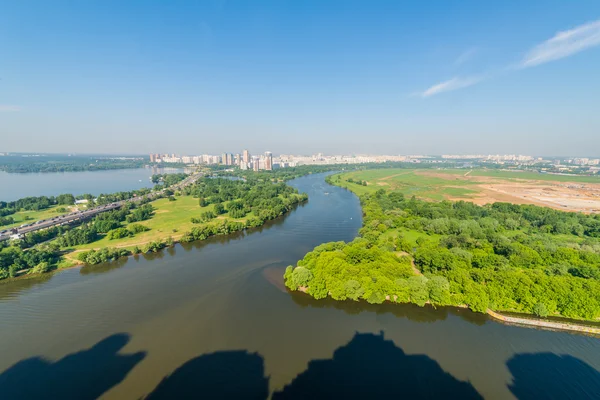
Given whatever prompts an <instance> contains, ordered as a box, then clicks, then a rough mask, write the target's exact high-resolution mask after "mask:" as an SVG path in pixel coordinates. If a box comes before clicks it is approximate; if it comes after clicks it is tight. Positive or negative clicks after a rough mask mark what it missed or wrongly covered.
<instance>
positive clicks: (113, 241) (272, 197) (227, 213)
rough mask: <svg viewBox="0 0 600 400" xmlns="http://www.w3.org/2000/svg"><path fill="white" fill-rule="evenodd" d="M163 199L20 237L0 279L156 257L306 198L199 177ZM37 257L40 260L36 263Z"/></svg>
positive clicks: (259, 220)
mask: <svg viewBox="0 0 600 400" xmlns="http://www.w3.org/2000/svg"><path fill="white" fill-rule="evenodd" d="M165 195H167V196H168V197H164V198H161V199H157V200H154V201H150V202H148V203H145V204H143V205H141V204H140V205H136V204H124V206H123V207H122V208H120V209H117V210H113V211H107V212H105V213H103V214H100V215H98V216H97V217H96V218H94V219H92V220H90V221H88V222H86V223H85V224H82V225H81V227H78V228H73V229H70V230H67V231H66V232H58V236H57V232H51V235H50V234H49V235H48V236H49V237H48V238H47V239H46V238H43V239H42V238H38V237H35V238H34V237H30V236H26V237H24V238H23V242H19V243H14V244H13V245H12V246H9V247H8V248H6V249H2V250H1V251H2V252H3V255H5V254H6V255H7V256H9V257H12V258H13V259H12V262H11V260H10V259H9V260H8V262H7V261H6V260H4V259H3V263H2V265H0V269H1V270H3V271H1V270H0V272H3V276H2V277H3V278H8V277H9V276H11V277H18V276H20V275H24V274H28V275H29V274H32V273H38V272H40V273H45V272H49V270H52V269H56V267H58V268H59V269H65V268H68V267H72V266H75V265H79V264H84V265H96V264H100V263H104V262H109V261H113V260H116V259H118V258H120V257H124V256H128V255H132V254H141V253H156V252H158V251H160V250H162V249H164V248H166V247H170V246H172V245H173V244H175V243H177V242H181V243H188V242H192V241H197V240H204V239H207V238H209V237H213V236H222V235H228V234H230V233H234V232H240V231H244V230H246V229H251V228H256V227H260V226H262V225H264V224H265V223H266V222H267V221H271V220H274V219H276V218H278V217H280V216H282V215H284V214H286V213H287V212H289V211H291V210H292V209H293V208H294V207H296V205H298V204H301V203H303V202H305V201H306V200H307V196H306V194H300V193H298V191H297V190H296V189H294V188H293V187H291V186H288V185H285V184H283V183H279V184H277V183H272V182H270V181H263V180H257V179H255V180H251V181H242V180H232V179H215V178H203V179H201V180H200V181H198V182H197V184H195V185H193V186H190V187H178V188H177V191H176V192H175V193H173V191H171V193H170V194H169V193H165ZM34 239H35V241H34ZM40 239H42V240H43V241H44V242H45V243H43V244H42V243H41V242H42V240H40ZM36 242H37V243H39V245H38V246H34V244H35V243H36ZM31 246H33V247H31ZM21 247H23V248H25V250H21ZM29 247H30V248H29ZM32 252H33V254H32ZM43 252H45V253H43ZM38 254H39V255H41V256H43V257H44V258H43V259H42V260H39V257H37V256H38ZM4 258H6V257H4ZM29 260H35V261H33V262H30V261H29ZM24 267H25V268H24Z"/></svg>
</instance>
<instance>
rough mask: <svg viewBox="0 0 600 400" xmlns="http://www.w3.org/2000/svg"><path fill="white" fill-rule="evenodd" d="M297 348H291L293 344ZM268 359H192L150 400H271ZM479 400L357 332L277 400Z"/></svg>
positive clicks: (235, 354)
mask: <svg viewBox="0 0 600 400" xmlns="http://www.w3.org/2000/svg"><path fill="white" fill-rule="evenodd" d="M290 345H293V344H290ZM264 373H265V372H264V360H263V358H262V357H261V356H260V355H258V354H251V353H248V352H247V351H221V352H216V353H212V354H206V355H202V356H200V357H197V358H194V359H192V360H190V361H188V362H186V363H185V364H183V365H182V366H181V367H179V368H177V369H176V370H175V371H174V372H173V373H172V374H170V375H168V376H167V377H165V378H164V379H163V380H162V381H161V382H160V383H159V384H158V386H157V387H156V389H154V391H153V392H152V393H150V394H149V395H148V396H147V397H146V399H151V400H156V399H190V398H194V399H196V398H197V399H267V398H268V396H269V378H267V377H265V376H264ZM438 398H445V399H454V398H456V399H480V398H482V397H481V396H480V395H479V394H478V393H477V391H476V390H475V389H474V388H473V386H472V385H471V384H470V383H469V382H463V381H460V380H457V379H456V378H454V377H453V376H452V375H450V374H448V373H447V372H444V370H442V368H441V367H440V366H439V364H438V363H437V362H436V361H434V360H432V359H431V358H429V357H427V356H425V355H407V354H405V353H404V352H403V351H402V349H400V348H399V347H397V346H396V345H395V344H394V343H393V342H392V341H390V340H386V339H385V338H384V337H383V333H381V334H380V335H373V334H360V333H356V334H355V336H354V337H353V338H352V340H351V341H350V342H349V343H348V344H346V345H344V346H341V347H340V348H338V349H337V350H336V351H335V352H334V355H333V358H332V359H326V360H313V361H310V362H309V364H308V369H307V370H306V371H304V372H302V373H300V374H299V375H298V376H296V377H295V378H294V379H293V380H292V381H291V382H290V383H289V384H288V385H286V386H285V387H284V388H283V389H282V390H281V391H279V392H276V393H274V394H273V399H386V400H387V399H438Z"/></svg>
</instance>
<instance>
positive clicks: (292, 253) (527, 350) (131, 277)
mask: <svg viewBox="0 0 600 400" xmlns="http://www.w3.org/2000/svg"><path fill="white" fill-rule="evenodd" d="M291 184H292V185H294V186H296V187H297V188H298V189H299V190H300V191H305V192H307V193H308V194H309V201H308V203H306V204H304V205H301V206H299V207H297V208H296V209H295V210H294V211H292V212H291V213H289V214H288V215H287V216H285V217H284V218H281V219H278V220H276V221H273V222H272V223H269V224H267V225H266V226H264V227H262V228H260V229H257V230H255V231H252V232H246V233H243V234H239V235H236V236H231V237H228V238H212V239H209V240H207V241H204V242H197V243H193V244H187V245H184V246H182V245H177V246H175V247H174V248H171V249H168V250H166V251H164V252H163V253H159V254H156V255H152V256H145V257H144V256H140V257H137V258H129V259H122V260H119V261H118V262H115V263H111V264H107V265H103V266H96V267H84V268H74V269H70V270H65V271H62V272H59V273H56V274H54V275H48V276H45V277H43V278H39V279H32V280H27V281H18V282H12V283H9V284H0V321H1V322H0V338H1V339H2V340H1V341H0V354H1V355H2V357H0V371H4V372H1V373H0V393H2V394H3V395H4V397H3V398H18V396H19V395H21V396H24V397H29V398H31V397H34V398H37V397H47V398H80V399H85V398H95V397H98V396H103V398H106V399H137V398H141V397H144V396H147V395H150V398H189V397H194V398H196V397H197V398H266V396H268V395H271V394H273V393H275V394H273V397H274V398H339V397H343V396H345V397H347V398H386V399H392V398H423V397H438V398H439V397H444V398H477V397H478V396H483V397H485V398H491V399H496V398H497V399H504V398H514V397H518V398H522V399H528V398H530V399H533V398H535V399H541V398H577V399H581V398H595V397H596V396H597V395H598V393H600V374H599V373H598V369H600V346H599V342H598V339H597V338H592V337H587V336H583V335H578V334H571V333H564V332H550V331H542V330H536V329H529V328H522V327H516V326H506V325H503V324H501V323H498V322H495V321H493V320H490V319H489V318H488V317H487V316H486V315H483V314H474V313H472V312H470V311H468V310H461V309H454V308H440V309H437V310H434V309H432V308H430V307H425V308H419V307H417V306H413V305H391V304H384V305H367V304H363V303H353V302H350V303H336V302H334V301H328V300H325V301H316V300H312V299H311V298H309V297H307V296H306V295H304V294H302V293H294V294H289V293H287V292H286V291H285V289H283V288H282V285H281V275H282V273H283V269H284V268H285V266H287V265H289V264H293V263H295V262H296V260H298V259H300V258H302V257H303V256H304V254H305V253H306V252H307V251H310V250H311V249H312V248H313V247H314V246H316V245H318V244H320V243H323V242H327V241H332V240H344V241H347V240H351V239H352V238H353V237H355V235H356V234H357V231H358V229H359V228H360V225H361V210H360V205H359V202H358V200H357V198H356V197H355V196H354V195H353V194H352V193H350V192H348V191H346V190H344V189H341V188H337V187H332V186H329V185H327V184H326V183H325V182H324V180H323V175H322V174H319V175H312V176H307V177H303V178H299V179H296V180H294V181H292V182H291ZM334 353H335V354H334ZM317 360H320V361H317ZM286 385H289V386H287V387H286ZM284 387H285V389H284ZM319 393H320V394H321V395H320V396H319V395H318V394H319Z"/></svg>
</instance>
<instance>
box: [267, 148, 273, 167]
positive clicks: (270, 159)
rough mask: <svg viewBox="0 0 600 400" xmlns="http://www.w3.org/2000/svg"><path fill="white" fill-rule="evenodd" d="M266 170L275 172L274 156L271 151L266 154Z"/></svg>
mask: <svg viewBox="0 0 600 400" xmlns="http://www.w3.org/2000/svg"><path fill="white" fill-rule="evenodd" d="M265 169H266V170H267V171H272V170H273V154H272V153H271V152H270V151H267V152H265Z"/></svg>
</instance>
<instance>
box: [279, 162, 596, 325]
mask: <svg viewBox="0 0 600 400" xmlns="http://www.w3.org/2000/svg"><path fill="white" fill-rule="evenodd" d="M370 173H371V174H376V175H377V174H378V175H377V176H378V177H379V179H380V180H381V181H385V179H386V176H387V175H389V174H392V175H390V177H391V176H395V171H370ZM386 174H387V175H386ZM346 175H348V174H344V175H334V176H330V177H328V182H329V183H330V184H334V185H337V186H342V187H346V188H347V189H350V190H351V191H352V192H353V193H355V194H361V193H364V194H363V196H361V206H362V209H363V214H364V224H363V228H362V229H361V231H360V236H359V238H357V239H355V240H354V241H353V242H350V243H326V244H323V245H321V246H318V247H316V248H315V249H313V251H312V252H309V253H307V254H306V255H305V257H304V258H303V259H302V260H300V261H298V262H297V264H296V266H295V267H294V266H289V267H288V268H287V269H286V272H285V275H284V279H285V282H286V286H287V287H288V288H290V289H291V290H300V291H303V292H306V293H307V294H309V295H311V296H312V297H314V298H316V299H323V298H326V297H331V298H332V299H334V300H346V299H351V300H365V301H367V302H368V303H371V304H381V303H383V302H386V301H390V300H391V302H392V303H414V304H417V305H419V306H423V305H425V304H428V303H429V304H432V305H434V306H446V305H454V306H459V305H465V304H466V305H467V306H468V307H469V308H470V309H471V310H472V311H475V312H480V313H487V311H488V310H489V309H490V308H496V307H497V309H500V310H511V311H512V312H515V313H521V314H527V315H532V316H534V315H536V316H539V317H541V318H542V319H534V320H532V319H527V318H519V317H518V316H506V315H502V314H498V313H496V314H494V315H496V316H498V315H499V316H500V317H498V318H497V319H499V320H501V319H502V318H504V319H502V320H503V321H505V322H507V323H515V324H517V323H518V324H521V325H529V326H538V327H545V328H547V329H560V330H571V331H579V332H588V333H589V332H592V333H594V332H596V330H595V328H594V327H592V329H588V327H587V326H584V325H582V323H585V321H590V322H598V317H599V310H600V306H599V301H600V296H599V295H598V291H599V290H600V287H599V284H598V281H597V280H596V279H593V278H583V277H582V276H581V275H579V274H577V273H576V272H577V269H576V268H577V266H578V265H579V264H581V265H584V264H585V266H589V268H592V269H591V271H593V268H595V266H593V265H590V262H591V263H593V262H594V261H590V260H594V259H595V258H594V257H595V254H594V253H592V252H593V251H594V249H595V247H592V246H593V245H594V244H599V243H598V240H597V239H595V238H594V237H593V235H592V234H587V235H586V237H585V244H586V246H589V247H586V248H582V249H580V247H579V246H580V245H579V244H580V243H582V241H583V239H582V238H580V237H579V236H575V235H572V236H569V235H565V234H562V235H559V236H555V235H553V233H552V231H553V229H554V228H553V226H550V227H548V229H546V230H544V231H542V230H536V228H533V227H535V226H539V224H538V222H537V219H536V218H537V217H536V216H538V215H546V214H547V213H549V212H551V213H553V214H552V217H553V218H554V221H555V223H558V222H562V221H563V220H567V219H569V218H571V217H572V215H573V214H568V213H564V212H557V211H547V209H542V208H539V209H538V208H535V209H531V208H530V207H531V206H518V205H515V206H514V207H512V206H510V207H508V206H501V207H486V208H485V210H484V208H483V207H481V206H477V205H469V204H468V203H450V202H443V203H438V202H431V201H430V200H429V201H423V200H417V199H414V198H413V199H410V200H409V199H406V198H404V196H403V195H402V193H401V192H398V191H394V190H390V189H389V188H385V187H381V186H385V185H381V186H379V187H377V188H372V187H371V188H369V186H372V185H371V183H370V182H365V181H361V180H359V181H357V180H356V179H353V180H350V179H344V178H343V177H344V176H346ZM365 188H369V190H368V191H367V192H365ZM405 190H408V189H405ZM357 192H358V193H357ZM482 216H485V218H483V219H482ZM577 217H578V218H579V219H578V220H577V223H580V224H586V223H587V222H588V219H590V218H592V217H589V216H577ZM518 218H521V219H523V218H524V219H527V221H526V224H525V225H520V224H514V225H506V226H504V225H503V223H504V222H503V221H505V220H511V219H515V220H516V219H518ZM591 222H594V221H591ZM584 234H585V231H582V234H581V235H582V236H583V235H584ZM571 239H572V240H571ZM532 240H534V241H532ZM535 240H537V242H536V241H535ZM541 240H544V241H546V242H548V243H552V244H553V245H554V246H555V247H556V248H558V249H559V250H560V251H559V252H558V253H556V252H554V253H550V252H545V253H541V254H543V256H544V257H545V258H544V259H542V256H541V255H540V254H538V253H537V251H541V250H540V246H539V244H538V243H539V241H541ZM499 243H502V246H504V247H500V249H501V250H499V251H498V252H496V249H498V248H499ZM482 249H486V250H482ZM502 249H505V250H502ZM541 249H542V250H543V248H541ZM565 252H568V253H569V254H571V266H570V269H569V270H568V271H566V272H565V273H564V274H562V273H561V274H556V273H552V272H551V269H548V271H545V270H544V269H543V268H544V265H549V266H552V265H553V264H555V263H556V262H558V261H554V259H553V258H552V257H554V256H553V254H562V253H565ZM525 254H527V255H529V256H530V257H537V258H535V259H534V261H531V264H527V265H525V258H524V257H525ZM580 256H582V257H586V260H588V261H587V263H583V261H576V260H579V257H580ZM596 258H597V257H596ZM530 260H531V259H530ZM498 267H503V268H498ZM561 293H569V295H561ZM492 312H494V311H492ZM546 316H551V317H555V316H556V317H562V318H565V319H568V321H565V322H559V321H548V320H545V319H543V318H545V317H546ZM582 321H583V322H582Z"/></svg>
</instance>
